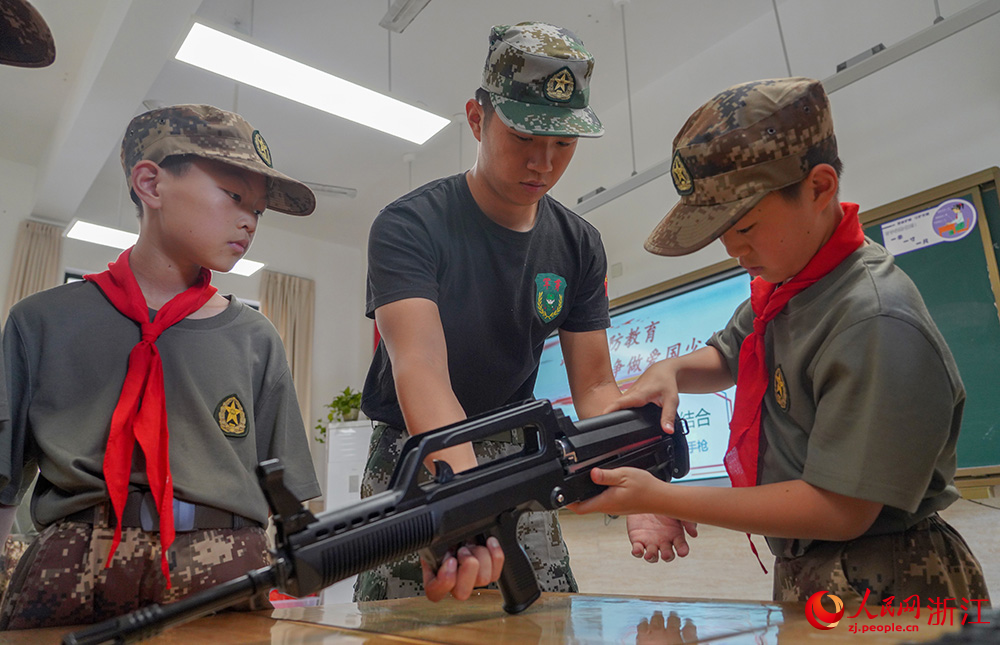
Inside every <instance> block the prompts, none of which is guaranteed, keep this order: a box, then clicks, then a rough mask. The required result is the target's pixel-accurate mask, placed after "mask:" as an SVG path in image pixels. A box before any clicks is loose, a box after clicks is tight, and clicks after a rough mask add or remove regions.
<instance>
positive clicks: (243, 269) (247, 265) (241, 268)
mask: <svg viewBox="0 0 1000 645" xmlns="http://www.w3.org/2000/svg"><path fill="white" fill-rule="evenodd" d="M263 268H264V263H263V262H254V261H253V260H248V259H246V258H243V259H242V260H240V261H239V262H237V263H236V264H235V265H234V266H233V268H232V269H230V270H229V273H235V274H236V275H245V276H252V275H253V274H255V273H257V272H258V271H260V270H261V269H263Z"/></svg>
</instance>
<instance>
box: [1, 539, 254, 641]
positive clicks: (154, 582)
mask: <svg viewBox="0 0 1000 645" xmlns="http://www.w3.org/2000/svg"><path fill="white" fill-rule="evenodd" d="M113 537H114V529H113V528H110V527H108V526H107V522H106V521H101V522H98V523H97V524H95V525H94V526H92V525H90V524H86V523H83V522H70V521H60V522H56V523H55V524H53V525H51V526H49V527H48V528H46V529H45V530H44V531H42V533H41V534H40V535H39V536H38V537H37V538H35V540H34V541H33V542H32V543H31V545H30V546H29V547H28V550H27V552H26V553H25V554H24V556H23V557H22V558H21V559H20V562H19V563H18V565H17V568H16V569H15V571H14V574H13V577H12V578H11V581H10V585H9V586H8V588H7V592H6V593H5V594H4V597H3V604H2V607H0V630H4V629H34V628H38V627H57V626H62V625H80V624H85V623H95V622H100V621H103V620H107V619H108V618H113V617H115V616H119V615H121V614H125V613H128V612H130V611H133V610H135V609H138V608H140V607H144V606H147V605H150V604H153V603H157V604H164V603H170V602H174V601H176V600H180V599H181V598H183V597H185V596H187V595H190V594H192V593H195V592H197V591H201V590H202V589H206V588H208V587H212V586H215V585H217V584H219V583H222V582H226V581H228V580H232V579H234V578H238V577H240V576H242V575H244V574H246V573H247V572H249V571H251V570H253V569H257V568H260V567H263V566H267V565H268V564H270V559H271V557H270V553H269V552H268V542H267V535H266V534H265V532H264V529H262V528H257V527H251V528H242V529H210V530H203V531H191V532H187V533H178V534H177V537H176V538H175V540H174V543H173V544H172V545H171V546H170V549H169V550H168V551H167V562H168V564H169V565H170V583H171V585H172V587H171V588H170V589H167V587H166V582H165V581H164V579H163V573H162V571H161V568H160V539H159V533H147V532H144V531H143V530H142V529H139V528H125V529H123V530H122V540H121V543H120V544H119V545H118V550H117V551H116V552H115V557H114V560H113V562H112V566H111V568H105V566H104V565H105V563H106V562H107V558H108V554H109V552H110V551H111V541H112V538H113ZM267 606H268V605H262V604H260V601H257V602H254V603H250V604H248V605H247V606H245V607H241V608H242V609H263V608H266V607H267Z"/></svg>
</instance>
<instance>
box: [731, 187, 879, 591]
mask: <svg viewBox="0 0 1000 645" xmlns="http://www.w3.org/2000/svg"><path fill="white" fill-rule="evenodd" d="M841 208H843V211H844V216H843V218H842V219H841V220H840V223H839V224H838V225H837V228H836V230H834V232H833V235H832V236H830V239H829V240H827V242H826V244H824V245H823V246H822V247H821V248H820V249H819V251H817V252H816V255H814V256H813V257H812V259H811V260H809V263H808V264H806V266H805V267H804V268H803V269H802V270H801V271H799V272H798V273H797V274H795V275H794V276H793V277H792V278H791V279H790V280H788V281H787V282H785V283H783V284H780V285H775V284H773V283H771V282H767V281H765V280H764V279H763V278H761V277H759V276H758V277H757V278H754V280H753V282H751V283H750V306H751V307H752V308H753V313H754V320H753V331H752V332H751V333H750V334H749V335H748V336H747V337H746V338H745V339H743V344H742V345H741V346H740V362H739V373H738V375H737V379H736V402H735V405H734V409H733V420H732V421H730V423H729V448H728V449H727V450H726V458H725V466H726V472H727V473H728V474H729V479H730V480H731V481H732V483H733V486H755V485H756V484H757V460H758V456H759V455H758V453H759V450H760V415H761V410H762V409H763V405H762V403H763V401H764V393H765V392H767V383H768V376H767V365H766V363H765V357H764V330H765V329H767V324H768V323H769V322H771V320H773V319H774V317H775V316H777V315H778V314H779V313H780V312H781V310H782V309H784V308H785V305H786V304H787V303H788V301H789V300H791V299H792V297H793V296H795V295H796V294H797V293H799V292H800V291H802V290H803V289H806V288H807V287H809V286H811V285H813V284H814V283H815V282H816V281H817V280H819V279H820V278H822V277H823V276H825V275H826V274H827V273H829V272H830V271H832V270H833V269H835V268H836V267H837V266H838V265H840V263H841V262H843V261H844V260H845V259H846V258H847V256H849V255H850V254H851V253H854V251H856V250H857V249H858V248H859V247H860V246H861V245H862V244H863V243H864V241H865V234H864V232H863V231H862V229H861V222H860V221H859V220H858V210H859V207H858V205H857V204H851V203H847V202H844V203H842V204H841ZM748 537H749V536H748ZM750 547H751V548H752V549H753V552H754V554H756V553H757V549H756V548H755V547H754V546H753V542H751V543H750ZM759 560H760V556H758V561H759ZM763 566H764V565H763V563H761V567H763ZM766 572H767V570H766V569H765V573H766Z"/></svg>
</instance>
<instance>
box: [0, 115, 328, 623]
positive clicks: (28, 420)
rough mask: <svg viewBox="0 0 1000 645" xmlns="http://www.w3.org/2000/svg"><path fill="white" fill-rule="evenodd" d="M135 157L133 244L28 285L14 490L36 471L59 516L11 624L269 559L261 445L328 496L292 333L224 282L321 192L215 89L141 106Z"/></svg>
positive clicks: (15, 349)
mask: <svg viewBox="0 0 1000 645" xmlns="http://www.w3.org/2000/svg"><path fill="white" fill-rule="evenodd" d="M122 167H123V168H124V170H125V177H126V180H127V181H128V182H129V186H130V188H131V191H132V199H133V200H134V201H136V203H137V204H139V205H140V208H141V210H142V213H141V215H140V231H139V239H138V241H137V242H136V244H135V246H134V247H132V248H131V249H129V250H126V251H125V252H123V253H122V254H121V255H120V256H119V258H118V260H117V261H115V262H114V263H112V264H111V265H109V269H108V271H105V272H103V273H98V274H92V275H88V276H85V279H86V280H85V281H83V282H78V283H75V284H69V285H64V286H61V287H56V288H54V289H50V290H48V291H43V292H41V293H38V294H35V295H33V296H31V297H29V298H26V299H24V300H22V301H21V302H19V303H18V304H17V305H15V306H14V307H13V308H12V309H11V312H10V318H9V319H8V321H7V326H6V329H5V331H4V338H3V341H4V357H5V368H6V370H5V371H6V374H7V382H8V385H9V388H10V400H11V418H12V428H11V429H10V430H8V431H4V432H2V433H0V485H3V489H2V491H0V503H2V504H4V505H11V506H13V505H16V504H17V503H18V502H19V501H20V497H21V495H22V494H23V491H24V489H25V488H26V487H27V485H28V484H29V483H30V482H31V480H32V479H33V478H34V476H35V472H36V470H37V472H38V482H37V484H36V486H35V492H34V496H33V498H32V500H31V510H32V517H33V519H34V521H35V524H37V525H39V526H40V527H45V528H44V529H43V531H42V533H41V534H40V535H39V537H38V538H37V539H36V540H35V541H34V542H33V543H32V545H31V547H30V548H29V549H28V551H27V553H26V554H25V555H24V557H22V559H21V561H20V563H19V564H18V567H17V570H16V571H15V573H14V576H13V579H12V581H11V584H10V587H9V588H8V590H7V593H6V594H5V596H4V601H3V608H2V615H0V628H3V629H26V628H33V627H43V626H45V627H51V626H55V625H69V624H78V623H86V622H96V621H100V620H104V619H107V618H109V617H113V616H116V615H119V614H123V613H126V612H128V611H132V610H134V609H136V608H139V607H142V606H144V605H148V604H151V603H154V602H155V603H164V602H172V601H174V600H178V599H180V598H182V597H184V596H186V595H189V594H191V593H193V592H196V591H198V590H200V589H203V588H206V587H210V586H213V585H215V584H217V583H220V582H224V581H226V580H229V579H232V578H236V577H238V576H241V575H244V574H245V573H246V572H247V571H248V570H250V569H254V568H257V567H261V566H265V565H266V564H267V563H268V561H269V556H268V544H267V538H266V536H265V533H264V526H265V525H266V523H267V519H268V507H267V503H266V501H265V499H264V496H263V494H262V493H261V491H260V487H259V485H258V483H257V479H256V476H255V467H256V465H257V464H258V462H260V461H262V460H265V459H268V458H273V457H278V458H281V459H282V461H283V462H284V464H285V466H286V470H285V478H286V481H287V482H288V484H289V488H290V489H291V490H292V491H293V493H294V494H295V495H296V496H297V497H298V498H299V499H300V500H306V499H309V498H312V497H315V496H317V495H318V494H319V492H320V490H319V486H318V484H317V482H316V477H315V474H314V473H313V468H312V461H311V459H310V456H309V450H308V445H307V438H306V434H305V430H304V428H303V424H302V418H301V414H300V412H299V408H298V404H297V402H296V397H295V390H294V388H293V386H292V380H291V376H290V374H289V370H288V364H287V362H286V360H285V354H284V349H283V347H282V344H281V339H280V338H279V337H278V334H277V333H276V331H275V329H274V327H273V326H272V325H271V324H270V323H269V322H268V321H267V319H265V318H264V317H263V316H262V315H261V314H259V313H258V312H256V311H254V310H253V309H251V308H249V307H247V306H245V305H243V304H242V303H240V301H239V300H237V299H236V298H233V297H231V296H230V297H228V298H226V297H223V296H221V295H219V294H218V293H216V289H215V288H214V287H212V286H211V285H210V280H211V272H212V271H223V272H225V271H228V270H230V269H231V268H232V267H233V265H234V264H235V263H236V261H237V260H239V259H240V258H241V257H242V256H243V255H244V254H245V253H246V251H247V248H249V246H250V242H251V241H252V240H253V237H254V234H255V232H256V230H257V223H258V218H259V217H260V216H261V213H262V212H263V211H264V209H265V208H268V207H269V208H272V209H274V210H278V211H281V212H285V213H289V214H292V215H308V214H309V213H311V212H312V211H313V209H314V207H315V198H314V197H313V194H312V192H311V191H310V190H309V189H308V188H306V186H304V185H303V184H301V183H299V182H297V181H295V180H293V179H291V178H289V177H286V176H285V175H283V174H281V173H279V172H278V171H276V170H274V169H273V168H272V167H271V155H270V152H269V151H268V148H267V145H266V144H265V143H264V139H263V137H261V135H260V133H259V132H257V131H256V130H254V129H253V128H252V127H251V126H250V124H249V123H247V122H246V121H245V120H243V118H241V117H240V116H238V115H236V114H232V113H230V112H224V111H222V110H219V109H217V108H214V107H211V106H204V105H178V106H173V107H167V108H162V109H159V110H153V111H151V112H147V113H145V114H142V115H140V116H138V117H136V118H135V119H133V120H132V122H131V123H130V124H129V126H128V129H127V131H126V132H125V137H124V140H123V141H122ZM168 420H169V425H168ZM168 427H169V430H168ZM136 444H138V446H139V448H141V451H139V450H136V449H135V447H136ZM7 510H8V512H9V511H13V508H8V509H7Z"/></svg>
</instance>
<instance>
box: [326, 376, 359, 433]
mask: <svg viewBox="0 0 1000 645" xmlns="http://www.w3.org/2000/svg"><path fill="white" fill-rule="evenodd" d="M326 408H327V410H328V412H327V413H326V418H325V419H324V418H323V417H320V418H319V419H317V420H316V421H317V423H316V431H317V432H316V441H318V442H320V443H326V427H327V426H328V425H329V424H331V423H340V422H343V421H357V419H358V411H359V410H360V409H361V392H358V391H357V390H353V389H351V387H350V386H348V387H345V388H344V391H343V392H341V393H340V394H338V395H337V396H335V397H333V400H332V401H330V402H329V403H327V404H326Z"/></svg>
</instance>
